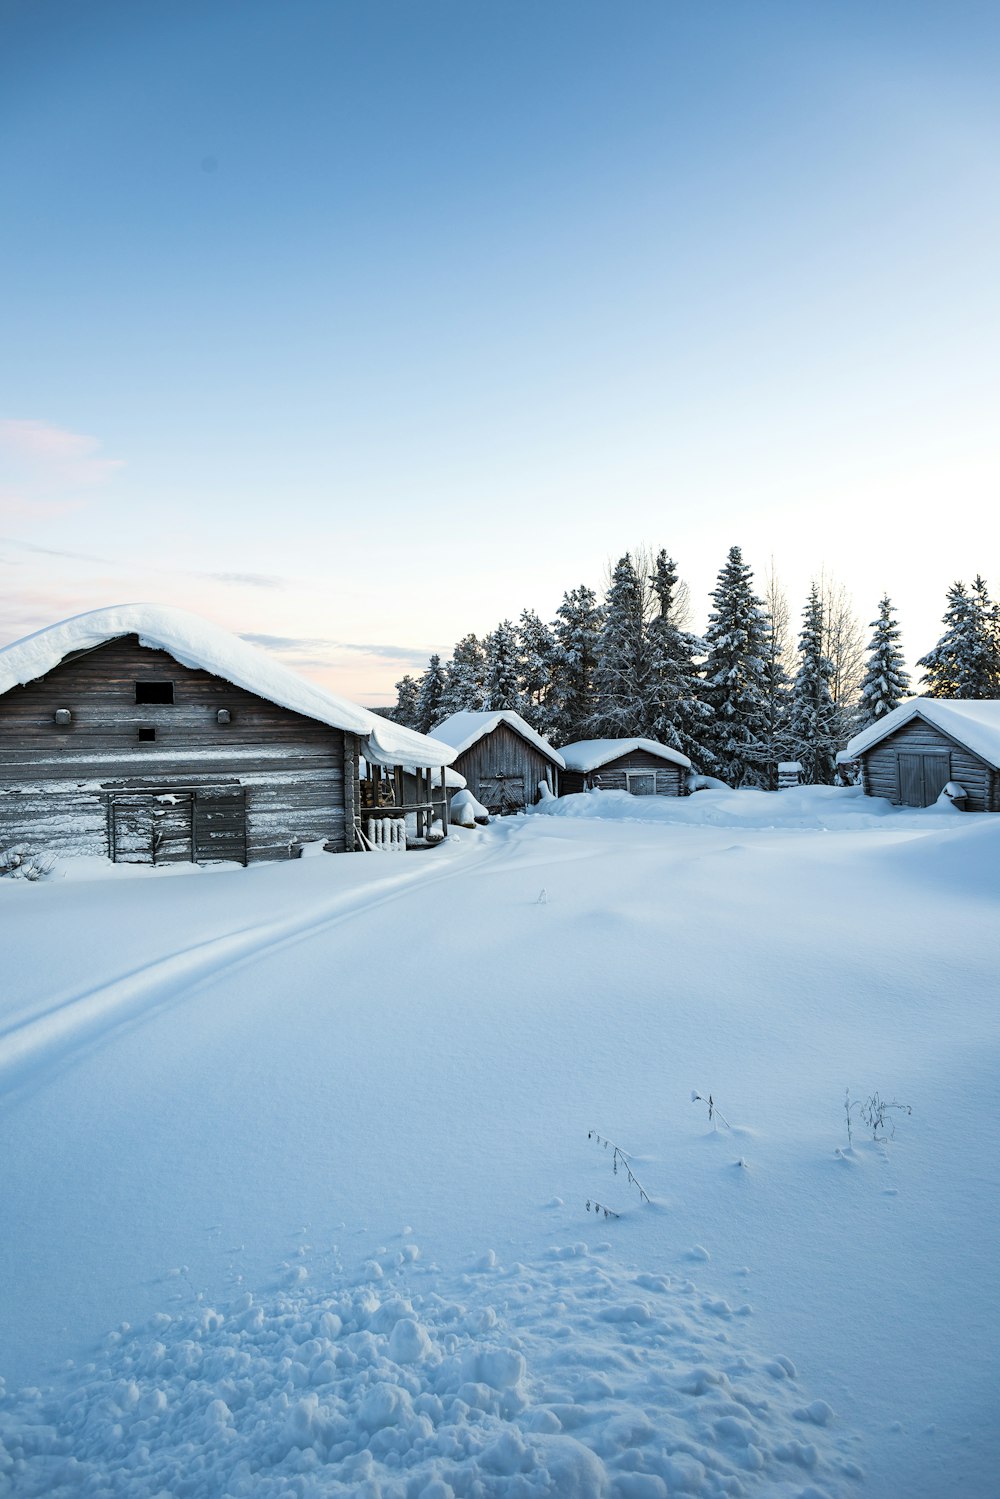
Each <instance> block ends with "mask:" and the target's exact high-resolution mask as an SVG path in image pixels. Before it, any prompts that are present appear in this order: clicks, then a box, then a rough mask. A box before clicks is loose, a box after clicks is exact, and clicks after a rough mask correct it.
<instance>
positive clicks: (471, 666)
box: [438, 635, 486, 723]
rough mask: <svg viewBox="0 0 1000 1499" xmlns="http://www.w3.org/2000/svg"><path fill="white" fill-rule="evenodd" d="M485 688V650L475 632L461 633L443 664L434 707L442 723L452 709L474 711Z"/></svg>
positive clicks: (480, 704) (477, 708)
mask: <svg viewBox="0 0 1000 1499" xmlns="http://www.w3.org/2000/svg"><path fill="white" fill-rule="evenodd" d="M485 692H486V652H485V651H484V650H483V646H482V643H481V642H480V641H479V640H478V639H477V638H476V636H475V635H463V637H462V639H461V640H460V641H459V642H458V644H457V645H456V646H455V649H454V651H453V652H452V657H451V660H450V661H449V662H448V665H447V667H446V668H445V674H444V690H443V692H442V694H441V702H440V704H439V708H438V711H439V712H440V715H441V716H440V718H439V719H438V723H442V722H443V721H444V720H445V719H446V718H450V717H451V715H452V714H453V713H466V712H471V713H478V712H479V711H480V710H481V709H482V706H483V702H484V698H485Z"/></svg>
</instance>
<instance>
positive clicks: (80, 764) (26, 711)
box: [0, 635, 357, 862]
mask: <svg viewBox="0 0 1000 1499" xmlns="http://www.w3.org/2000/svg"><path fill="white" fill-rule="evenodd" d="M137 682H171V683H173V686H174V701H173V703H139V702H136V683H137ZM59 708H66V709H69V711H70V713H71V715H72V717H71V721H70V723H69V724H67V725H62V724H57V723H56V722H55V714H56V710H57V709H59ZM220 709H224V710H226V712H227V713H228V714H229V722H228V723H219V722H218V713H219V710H220ZM140 728H142V729H147V730H148V729H154V730H155V735H156V737H155V739H154V740H152V741H148V742H141V741H140V740H139V729H140ZM345 737H346V738H348V739H350V740H351V741H352V757H349V762H348V763H349V767H350V765H351V763H352V759H353V765H354V766H356V764H357V748H356V744H354V736H352V735H348V736H345V734H344V732H343V731H342V730H340V729H334V728H331V727H329V726H328V725H327V724H322V723H318V722H316V721H315V720H314V719H310V718H305V717H303V716H302V715H301V714H298V713H293V712H291V711H290V710H289V709H286V708H281V707H279V706H278V705H277V704H275V703H271V702H268V701H267V700H265V699H264V698H260V697H257V696H255V695H254V694H253V693H250V692H246V691H244V690H243V689H242V688H239V687H234V686H233V685H232V684H231V683H229V682H226V681H224V680H222V679H220V678H218V677H213V676H211V675H210V674H209V673H208V672H204V671H200V670H196V669H193V668H191V667H186V666H181V665H180V664H179V663H178V662H176V661H175V660H174V659H173V658H172V657H171V656H169V655H168V654H167V653H166V652H164V651H157V650H150V649H148V648H147V647H145V646H141V645H140V644H139V641H138V638H137V637H136V636H134V635H132V636H124V637H122V638H121V639H119V640H114V641H110V642H108V644H106V645H103V646H99V647H98V648H97V649H95V650H92V651H87V652H83V653H81V654H79V655H77V656H73V657H70V658H67V660H65V661H63V662H61V663H60V665H59V666H57V667H55V668H54V669H53V670H52V671H51V672H48V673H47V674H46V675H45V676H44V677H41V678H39V679H38V680H37V681H34V682H29V683H28V684H27V685H26V686H24V687H15V688H12V689H11V691H9V692H7V693H5V694H4V695H3V696H2V697H0V844H9V843H11V842H16V843H26V844H28V845H29V846H32V847H36V848H45V849H48V850H49V851H51V852H55V853H95V854H104V855H110V854H111V853H112V841H113V821H114V819H113V813H112V807H113V803H114V797H115V793H119V794H120V795H127V794H129V793H137V792H141V791H149V792H151V793H153V794H155V795H160V796H164V795H167V796H169V795H170V794H175V795H177V796H178V797H182V796H184V795H186V794H187V793H190V792H193V793H194V797H193V803H192V806H193V811H192V819H193V823H194V831H195V833H197V830H198V828H199V825H200V827H201V831H202V839H201V844H200V851H201V856H205V850H206V849H207V848H209V847H211V846H212V844H213V841H214V843H215V846H216V847H217V849H218V850H219V853H218V854H217V855H216V856H222V857H233V856H234V851H235V850H236V849H237V847H238V846H239V845H240V842H241V836H240V835H241V830H240V829H239V828H238V826H237V823H238V821H239V819H240V817H241V814H240V812H239V811H238V807H237V800H238V799H234V798H233V796H232V793H231V792H227V790H226V788H234V787H242V788H243V791H244V793H245V806H246V817H245V825H246V827H245V853H246V858H247V860H248V861H249V862H255V861H257V860H262V859H281V858H288V857H289V854H290V853H292V852H295V851H297V849H298V847H299V846H300V845H301V844H302V843H305V842H311V841H315V840H317V839H320V838H322V839H324V840H325V841H326V843H327V846H328V847H329V848H331V849H332V850H342V849H344V848H345V847H348V846H353V818H352V819H351V821H350V827H348V823H347V819H346V818H345V777H344V760H345V755H344V751H345ZM347 792H348V796H347V800H348V801H349V802H350V804H351V811H352V812H353V787H348V788H347ZM162 805H165V806H167V807H169V806H171V805H174V804H171V803H169V802H167V803H165V804H162ZM209 812H211V814H212V819H214V820H215V828H214V830H213V829H211V828H210V819H209ZM176 815H177V816H179V815H180V814H176ZM213 833H217V834H218V835H219V836H218V837H214V838H213ZM178 836H179V835H178ZM182 841H183V840H182V838H181V839H180V842H182ZM175 843H177V846H180V843H179V842H177V840H176V839H175ZM196 856H197V854H196Z"/></svg>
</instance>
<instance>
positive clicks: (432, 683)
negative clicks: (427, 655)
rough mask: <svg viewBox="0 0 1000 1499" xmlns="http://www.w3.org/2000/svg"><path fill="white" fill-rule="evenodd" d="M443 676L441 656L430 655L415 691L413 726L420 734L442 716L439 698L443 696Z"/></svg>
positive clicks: (428, 731)
mask: <svg viewBox="0 0 1000 1499" xmlns="http://www.w3.org/2000/svg"><path fill="white" fill-rule="evenodd" d="M444 685H445V678H444V672H443V671H442V670H441V657H440V656H436V655H435V656H432V657H431V659H430V662H429V664H428V667H427V670H426V671H425V672H424V674H423V676H422V677H421V678H420V686H419V690H418V693H417V722H416V724H415V725H414V727H415V728H416V729H417V731H418V732H419V733H421V734H429V733H430V731H431V729H433V728H434V727H435V725H436V724H439V723H440V722H441V720H442V719H443V718H444V716H445V715H444V714H443V713H442V712H441V700H442V698H443V696H444Z"/></svg>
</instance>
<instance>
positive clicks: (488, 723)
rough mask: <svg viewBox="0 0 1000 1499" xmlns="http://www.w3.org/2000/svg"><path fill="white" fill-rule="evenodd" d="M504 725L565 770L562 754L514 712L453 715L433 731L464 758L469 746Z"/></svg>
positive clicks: (508, 709) (502, 711) (507, 709)
mask: <svg viewBox="0 0 1000 1499" xmlns="http://www.w3.org/2000/svg"><path fill="white" fill-rule="evenodd" d="M501 723H505V724H506V725H507V726H508V728H511V729H513V730H514V732H515V733H516V734H520V735H521V737H522V738H523V739H526V740H527V741H528V743H529V744H533V745H534V747H535V749H536V750H539V751H540V752H541V753H542V754H543V755H545V757H546V758H547V759H549V760H551V761H552V763H553V765H558V766H559V769H560V770H565V769H566V762H565V761H564V760H563V757H562V755H561V754H560V753H559V751H558V750H556V749H553V748H552V746H551V744H550V743H549V741H548V740H547V739H543V738H542V736H541V734H538V733H536V731H535V730H534V729H533V728H532V727H531V725H530V723H525V721H524V719H523V718H522V717H521V715H520V713H515V712H514V710H513V709H512V708H503V709H500V710H498V711H497V712H495V713H453V714H452V715H451V717H450V718H446V719H445V721H444V723H439V724H438V726H437V728H436V729H435V730H434V738H435V739H443V740H444V742H445V744H450V745H452V747H453V748H454V751H455V754H456V755H461V754H462V753H463V752H464V751H465V750H467V749H468V748H469V747H470V745H473V744H476V743H477V742H478V741H479V740H480V739H483V738H484V737H485V736H486V735H487V734H492V732H493V730H494V729H495V728H496V726H497V724H501Z"/></svg>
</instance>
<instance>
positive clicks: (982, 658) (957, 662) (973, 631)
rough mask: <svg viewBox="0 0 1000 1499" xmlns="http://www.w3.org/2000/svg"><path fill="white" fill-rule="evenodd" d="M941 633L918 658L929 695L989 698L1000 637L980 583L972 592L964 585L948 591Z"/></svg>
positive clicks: (998, 682)
mask: <svg viewBox="0 0 1000 1499" xmlns="http://www.w3.org/2000/svg"><path fill="white" fill-rule="evenodd" d="M943 623H944V626H945V630H944V634H943V635H942V636H941V638H940V640H939V641H938V643H937V645H936V646H934V648H933V649H932V650H930V651H928V652H927V654H926V656H921V658H920V660H919V661H918V662H917V665H918V666H922V667H923V668H924V676H923V686H924V690H925V692H926V693H927V695H928V697H958V698H988V697H993V696H995V695H996V693H997V692H998V690H1000V639H998V616H997V608H996V605H994V604H993V603H992V602H991V601H990V597H989V594H988V593H987V591H986V584H985V582H984V580H983V579H982V578H980V577H977V578H976V579H975V581H974V583H973V585H972V590H971V592H970V591H969V590H968V589H966V587H965V584H964V583H953V584H952V585H951V587H950V588H949V589H948V607H947V609H946V610H945V614H944V620H943Z"/></svg>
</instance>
